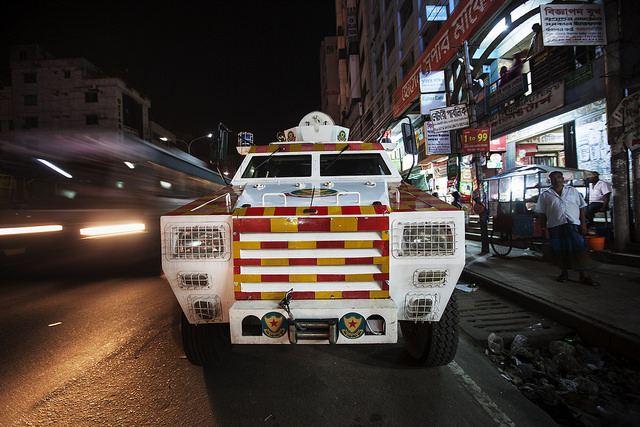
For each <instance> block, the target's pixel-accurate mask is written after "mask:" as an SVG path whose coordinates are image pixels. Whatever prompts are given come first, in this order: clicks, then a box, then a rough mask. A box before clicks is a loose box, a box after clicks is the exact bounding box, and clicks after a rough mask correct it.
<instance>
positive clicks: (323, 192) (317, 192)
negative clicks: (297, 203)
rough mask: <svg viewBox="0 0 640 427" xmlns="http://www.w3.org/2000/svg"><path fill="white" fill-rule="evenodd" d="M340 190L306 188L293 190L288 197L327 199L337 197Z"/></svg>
mask: <svg viewBox="0 0 640 427" xmlns="http://www.w3.org/2000/svg"><path fill="white" fill-rule="evenodd" d="M337 192H338V190H332V189H330V188H316V189H313V188H306V189H300V190H293V191H291V192H289V193H287V195H289V196H293V197H327V196H335V195H336V193H337Z"/></svg>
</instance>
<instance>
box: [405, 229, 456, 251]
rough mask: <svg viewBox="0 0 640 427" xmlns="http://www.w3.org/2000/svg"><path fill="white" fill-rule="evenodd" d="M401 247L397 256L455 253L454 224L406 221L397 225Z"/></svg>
mask: <svg viewBox="0 0 640 427" xmlns="http://www.w3.org/2000/svg"><path fill="white" fill-rule="evenodd" d="M397 232H398V234H400V233H401V236H398V234H396V236H397V237H398V238H399V239H400V247H399V248H397V253H396V255H397V256H400V257H408V256H410V257H421V256H435V255H453V254H454V251H455V245H454V242H455V240H454V224H453V223H436V222H406V223H399V224H398V226H397Z"/></svg>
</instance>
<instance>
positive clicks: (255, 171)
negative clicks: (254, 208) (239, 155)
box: [242, 155, 311, 178]
mask: <svg viewBox="0 0 640 427" xmlns="http://www.w3.org/2000/svg"><path fill="white" fill-rule="evenodd" d="M305 176H311V156H308V155H290V156H289V155H282V156H271V155H264V156H254V157H253V158H252V159H251V161H250V162H249V165H248V166H247V168H246V169H245V171H244V172H243V173H242V177H243V178H292V177H305Z"/></svg>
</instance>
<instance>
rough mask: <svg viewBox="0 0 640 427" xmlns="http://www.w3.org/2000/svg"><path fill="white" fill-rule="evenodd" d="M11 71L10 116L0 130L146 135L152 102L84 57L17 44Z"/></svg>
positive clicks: (12, 55)
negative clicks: (57, 55)
mask: <svg viewBox="0 0 640 427" xmlns="http://www.w3.org/2000/svg"><path fill="white" fill-rule="evenodd" d="M10 69H11V96H10V97H11V99H12V102H11V105H12V112H11V117H12V119H11V123H9V126H6V124H5V122H4V120H3V122H2V123H3V125H4V126H3V128H2V129H1V130H2V131H7V130H12V129H15V130H19V129H83V128H93V129H96V128H106V129H117V130H122V131H125V132H127V133H130V134H133V135H135V136H137V137H139V138H141V139H144V140H150V139H151V127H150V124H149V108H150V107H151V101H150V100H149V99H147V98H145V97H144V96H142V95H141V94H140V93H138V92H137V91H136V90H134V89H133V88H131V87H129V86H128V85H127V84H126V83H125V82H124V81H122V80H120V79H118V78H113V77H109V76H108V75H106V74H105V73H104V72H103V71H102V70H100V69H99V68H98V67H96V66H95V65H93V64H91V63H90V62H88V61H87V60H86V59H84V58H64V59H58V58H55V57H53V56H52V55H50V54H49V53H47V52H46V51H44V50H43V49H42V48H41V47H40V46H38V45H20V46H14V47H13V48H12V49H11V58H10ZM3 98H4V97H3ZM5 126H6V127H9V129H5Z"/></svg>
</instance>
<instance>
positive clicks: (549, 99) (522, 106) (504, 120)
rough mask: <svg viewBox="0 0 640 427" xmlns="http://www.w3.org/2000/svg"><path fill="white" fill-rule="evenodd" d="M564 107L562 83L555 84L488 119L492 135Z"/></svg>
mask: <svg viewBox="0 0 640 427" xmlns="http://www.w3.org/2000/svg"><path fill="white" fill-rule="evenodd" d="M563 105H564V82H557V83H555V84H553V85H551V86H549V87H547V88H545V89H543V90H540V91H537V92H535V93H532V94H531V95H529V96H527V97H525V98H523V99H521V100H519V101H518V102H515V103H513V104H511V105H509V106H508V107H506V108H504V109H503V110H501V111H500V112H498V113H497V114H494V115H493V116H491V118H490V119H489V125H490V127H491V130H492V131H493V132H494V133H502V132H505V131H508V130H511V129H514V128H516V127H517V126H520V125H522V124H523V123H526V122H528V121H530V120H533V119H535V118H536V117H539V116H542V115H543V114H546V113H548V112H550V111H553V110H555V109H556V108H560V107H562V106H563Z"/></svg>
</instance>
